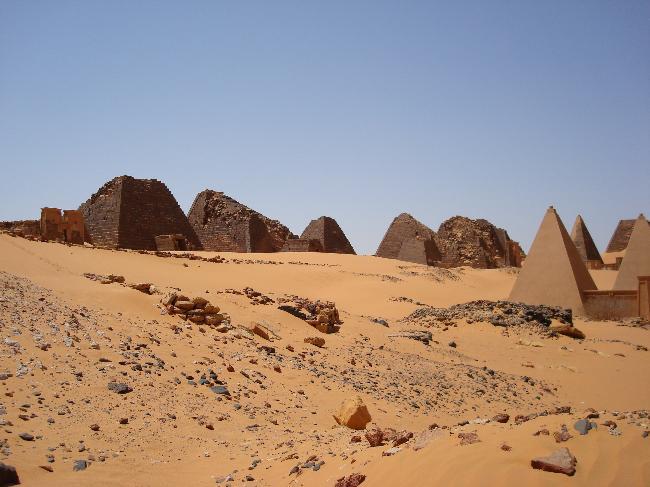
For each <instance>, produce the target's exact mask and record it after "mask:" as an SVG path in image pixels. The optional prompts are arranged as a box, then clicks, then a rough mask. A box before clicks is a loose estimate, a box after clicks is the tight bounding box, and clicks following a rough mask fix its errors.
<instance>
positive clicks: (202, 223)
mask: <svg viewBox="0 0 650 487" xmlns="http://www.w3.org/2000/svg"><path fill="white" fill-rule="evenodd" d="M188 219H189V222H190V224H191V225H192V228H193V229H194V231H195V232H196V234H197V235H198V237H199V239H200V241H201V244H202V245H203V248H204V249H205V250H213V251H218V252H278V251H279V250H280V249H282V246H283V245H284V243H285V241H286V240H287V239H288V238H292V237H295V236H294V235H293V234H292V233H291V232H290V231H289V229H288V228H287V227H285V226H284V225H282V223H280V222H279V221H277V220H272V219H270V218H268V217H266V216H264V215H262V214H261V213H258V212H257V211H255V210H252V209H251V208H249V207H247V206H245V205H243V204H241V203H239V202H238V201H236V200H234V199H233V198H231V197H230V196H227V195H225V194H224V193H221V192H218V191H213V190H211V189H206V190H204V191H201V192H200V193H199V194H197V195H196V198H195V199H194V203H192V207H191V208H190V212H189V213H188Z"/></svg>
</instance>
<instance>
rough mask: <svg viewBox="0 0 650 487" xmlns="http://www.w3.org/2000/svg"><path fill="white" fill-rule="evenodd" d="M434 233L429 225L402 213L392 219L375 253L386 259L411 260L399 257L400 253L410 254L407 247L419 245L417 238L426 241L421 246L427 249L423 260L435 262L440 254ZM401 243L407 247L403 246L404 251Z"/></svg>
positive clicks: (439, 258) (438, 259) (439, 257)
mask: <svg viewBox="0 0 650 487" xmlns="http://www.w3.org/2000/svg"><path fill="white" fill-rule="evenodd" d="M435 235H436V234H435V232H434V231H433V230H431V229H430V228H429V227H427V226H426V225H424V224H422V223H420V222H419V221H418V220H416V219H415V218H413V217H412V216H411V215H409V214H408V213H402V214H400V215H399V216H397V217H396V218H395V219H394V220H393V221H392V223H391V224H390V226H389V227H388V230H386V234H385V235H384V238H383V239H382V241H381V243H380V244H379V248H378V249H377V252H376V253H375V255H376V256H377V257H385V258H387V259H399V260H408V261H409V262H413V260H409V259H403V258H401V257H400V253H401V254H402V257H404V255H407V254H411V251H410V250H409V249H410V248H413V247H414V246H416V245H419V244H417V242H416V241H418V240H419V241H424V242H426V244H425V245H424V246H423V248H424V249H426V251H427V256H426V259H425V260H426V261H427V262H437V261H440V260H441V256H440V251H439V250H438V246H437V244H436V241H435ZM403 245H406V246H407V247H408V248H405V250H404V251H402V246H403ZM429 265H431V264H429Z"/></svg>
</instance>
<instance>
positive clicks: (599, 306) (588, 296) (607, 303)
mask: <svg viewBox="0 0 650 487" xmlns="http://www.w3.org/2000/svg"><path fill="white" fill-rule="evenodd" d="M582 294H583V298H584V307H585V313H586V315H587V316H588V317H589V318H592V319H595V320H620V319H621V318H630V317H633V316H638V315H639V308H638V291H637V290H629V291H618V290H609V291H583V293H582Z"/></svg>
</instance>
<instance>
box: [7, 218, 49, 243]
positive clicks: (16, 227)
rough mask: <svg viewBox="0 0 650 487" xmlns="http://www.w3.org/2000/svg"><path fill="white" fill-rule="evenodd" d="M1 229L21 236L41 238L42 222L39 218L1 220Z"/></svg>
mask: <svg viewBox="0 0 650 487" xmlns="http://www.w3.org/2000/svg"><path fill="white" fill-rule="evenodd" d="M0 231H3V232H8V233H11V234H14V235H17V236H19V237H25V238H32V239H40V238H41V222H40V221H39V220H14V221H5V222H0Z"/></svg>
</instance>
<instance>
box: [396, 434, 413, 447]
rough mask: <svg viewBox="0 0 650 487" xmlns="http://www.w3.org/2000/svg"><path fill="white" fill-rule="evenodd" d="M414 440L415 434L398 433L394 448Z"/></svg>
mask: <svg viewBox="0 0 650 487" xmlns="http://www.w3.org/2000/svg"><path fill="white" fill-rule="evenodd" d="M411 438H413V433H412V432H410V431H400V432H399V433H396V434H395V436H394V437H393V446H399V445H403V444H404V443H406V442H407V441H409V440H410V439H411Z"/></svg>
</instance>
